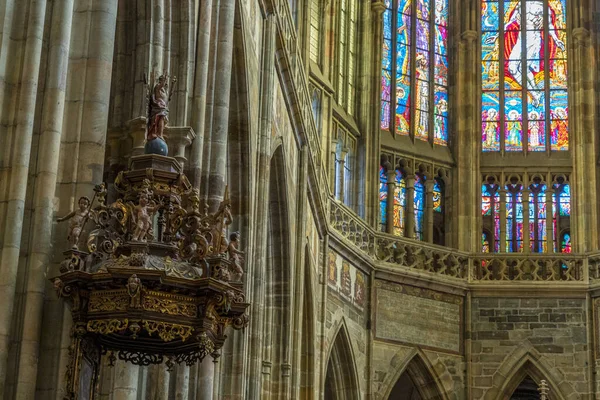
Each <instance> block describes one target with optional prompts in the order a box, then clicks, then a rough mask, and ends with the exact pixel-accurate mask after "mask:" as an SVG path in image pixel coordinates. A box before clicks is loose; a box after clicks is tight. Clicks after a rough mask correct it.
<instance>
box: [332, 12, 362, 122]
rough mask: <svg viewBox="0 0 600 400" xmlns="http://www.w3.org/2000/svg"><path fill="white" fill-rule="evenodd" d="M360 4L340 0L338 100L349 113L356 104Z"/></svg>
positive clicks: (351, 112) (352, 111)
mask: <svg viewBox="0 0 600 400" xmlns="http://www.w3.org/2000/svg"><path fill="white" fill-rule="evenodd" d="M358 5H359V2H358V1H356V0H340V12H339V24H338V27H339V31H338V39H339V40H338V42H337V46H338V47H337V50H338V51H337V53H338V57H337V61H338V75H337V79H336V83H337V85H336V95H337V98H336V100H337V102H338V104H339V105H341V106H342V107H344V109H345V110H346V111H347V112H348V113H349V114H354V111H355V110H354V108H355V106H356V72H357V68H358V67H357V58H358V57H357V50H358V48H357V45H358Z"/></svg>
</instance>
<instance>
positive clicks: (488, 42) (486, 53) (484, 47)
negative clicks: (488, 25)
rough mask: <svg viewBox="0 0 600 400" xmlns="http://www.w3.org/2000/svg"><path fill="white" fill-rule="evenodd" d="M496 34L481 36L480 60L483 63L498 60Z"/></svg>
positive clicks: (490, 33)
mask: <svg viewBox="0 0 600 400" xmlns="http://www.w3.org/2000/svg"><path fill="white" fill-rule="evenodd" d="M497 35H498V32H483V35H482V36H481V59H482V60H483V61H491V60H496V61H497V60H499V59H500V45H499V41H498V39H497Z"/></svg>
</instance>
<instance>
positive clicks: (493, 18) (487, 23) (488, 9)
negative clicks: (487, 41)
mask: <svg viewBox="0 0 600 400" xmlns="http://www.w3.org/2000/svg"><path fill="white" fill-rule="evenodd" d="M499 23H500V20H499V18H498V2H496V1H491V2H487V1H482V2H481V30H482V31H497V30H498V26H499Z"/></svg>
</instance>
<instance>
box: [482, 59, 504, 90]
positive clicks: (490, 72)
mask: <svg viewBox="0 0 600 400" xmlns="http://www.w3.org/2000/svg"><path fill="white" fill-rule="evenodd" d="M499 74H500V62H499V61H482V62H481V83H482V87H483V90H498V80H499V79H500V75H499Z"/></svg>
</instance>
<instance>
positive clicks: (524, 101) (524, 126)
mask: <svg viewBox="0 0 600 400" xmlns="http://www.w3.org/2000/svg"><path fill="white" fill-rule="evenodd" d="M520 28H521V71H522V72H521V148H522V151H523V152H524V153H525V154H527V151H528V150H529V129H528V127H529V123H528V120H529V115H528V113H527V108H528V107H527V105H528V103H529V99H528V97H527V86H528V82H527V68H528V64H527V61H528V60H527V1H526V0H521V26H520Z"/></svg>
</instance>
